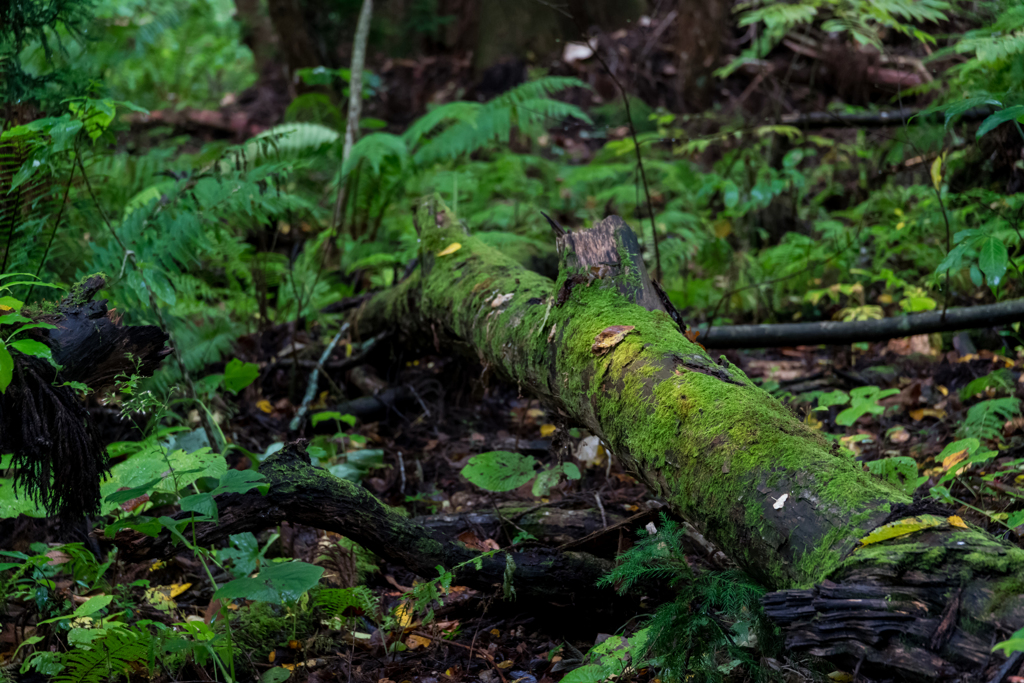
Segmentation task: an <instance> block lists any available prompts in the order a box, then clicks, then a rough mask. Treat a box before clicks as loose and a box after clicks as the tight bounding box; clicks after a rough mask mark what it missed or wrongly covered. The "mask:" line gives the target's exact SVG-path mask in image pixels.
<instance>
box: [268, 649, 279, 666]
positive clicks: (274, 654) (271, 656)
mask: <svg viewBox="0 0 1024 683" xmlns="http://www.w3.org/2000/svg"><path fill="white" fill-rule="evenodd" d="M275 659H277V652H275V651H274V650H271V651H270V654H269V655H267V661H268V662H270V663H271V664H273V663H274V660H275Z"/></svg>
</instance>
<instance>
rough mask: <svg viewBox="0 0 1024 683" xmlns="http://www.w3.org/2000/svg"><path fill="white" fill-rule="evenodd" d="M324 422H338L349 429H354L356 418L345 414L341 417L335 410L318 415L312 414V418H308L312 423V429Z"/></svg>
mask: <svg viewBox="0 0 1024 683" xmlns="http://www.w3.org/2000/svg"><path fill="white" fill-rule="evenodd" d="M324 420H338V421H339V422H344V423H345V424H347V425H348V426H349V427H354V426H355V425H356V418H355V416H354V415H349V414H347V413H346V414H345V415H342V414H341V413H339V412H338V411H337V410H324V411H321V412H319V413H314V414H313V415H312V417H310V422H312V424H313V426H314V427H316V426H317V425H318V424H320V423H321V422H323V421H324Z"/></svg>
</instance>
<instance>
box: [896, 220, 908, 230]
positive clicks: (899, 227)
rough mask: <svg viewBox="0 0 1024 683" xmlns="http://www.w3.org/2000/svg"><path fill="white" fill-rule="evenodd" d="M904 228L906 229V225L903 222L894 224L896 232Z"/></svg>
mask: <svg viewBox="0 0 1024 683" xmlns="http://www.w3.org/2000/svg"><path fill="white" fill-rule="evenodd" d="M905 227H907V224H906V223H905V222H904V221H900V222H899V223H897V224H896V229H897V230H902V229H903V228H905Z"/></svg>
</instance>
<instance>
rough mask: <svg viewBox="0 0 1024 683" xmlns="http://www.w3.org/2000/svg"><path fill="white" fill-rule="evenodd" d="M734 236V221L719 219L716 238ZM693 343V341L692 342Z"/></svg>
mask: <svg viewBox="0 0 1024 683" xmlns="http://www.w3.org/2000/svg"><path fill="white" fill-rule="evenodd" d="M731 234H732V221H730V220H729V219H727V218H719V219H718V220H717V221H715V237H717V238H718V239H720V240H724V239H725V238H726V237H728V236H729V235H731ZM691 341H692V340H691Z"/></svg>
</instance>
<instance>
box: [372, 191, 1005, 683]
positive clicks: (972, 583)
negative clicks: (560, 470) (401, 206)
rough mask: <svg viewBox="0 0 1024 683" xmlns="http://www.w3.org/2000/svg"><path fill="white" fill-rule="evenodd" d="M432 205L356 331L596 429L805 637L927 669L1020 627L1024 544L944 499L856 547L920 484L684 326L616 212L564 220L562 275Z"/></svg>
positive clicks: (927, 674)
mask: <svg viewBox="0 0 1024 683" xmlns="http://www.w3.org/2000/svg"><path fill="white" fill-rule="evenodd" d="M424 213H427V214H429V212H425V211H422V210H421V216H420V218H419V220H418V224H419V225H420V226H421V235H420V237H421V251H420V264H419V268H418V270H417V271H416V272H414V273H413V275H412V276H411V277H409V278H408V279H407V280H406V281H404V282H403V283H401V284H400V285H398V286H396V287H394V288H392V289H391V290H389V291H386V292H383V293H381V294H379V295H377V296H376V297H374V298H373V299H371V300H370V301H368V302H367V303H366V304H365V306H364V307H363V308H362V309H361V311H360V312H359V314H358V319H357V323H358V329H359V330H360V332H361V333H363V334H372V333H373V332H375V331H377V330H380V329H384V328H388V329H394V328H398V329H399V330H400V331H401V332H403V333H405V334H407V335H409V336H410V337H411V338H412V339H422V338H423V337H424V336H426V337H427V339H432V340H433V343H434V344H435V346H440V345H441V344H442V343H444V344H450V345H452V346H454V347H456V348H460V349H462V350H463V351H465V352H467V353H469V354H471V355H473V356H475V357H477V358H479V359H480V361H481V362H482V363H483V364H484V365H485V366H486V367H487V368H489V369H491V370H494V371H497V372H498V373H500V374H501V375H504V376H505V377H506V378H508V379H509V380H511V381H512V382H514V383H516V384H517V385H518V386H519V387H520V388H521V389H522V390H524V391H529V392H532V393H533V394H534V395H536V396H537V397H539V398H540V399H541V400H543V401H544V402H545V403H546V404H547V405H549V406H550V407H552V408H554V409H557V410H559V411H561V412H562V414H564V415H566V416H568V417H570V418H571V419H573V420H576V421H578V422H579V423H581V424H583V425H585V426H586V427H587V428H588V429H590V430H591V431H592V432H594V433H595V434H598V435H600V436H601V438H602V439H604V440H605V442H606V443H607V444H609V446H610V448H611V450H612V452H614V454H615V455H616V457H617V458H618V459H619V462H620V463H621V464H622V465H623V466H624V467H625V468H626V469H627V470H629V471H630V472H631V473H633V474H634V476H636V477H637V478H639V479H641V480H642V481H644V482H646V483H647V484H648V486H650V487H651V488H652V489H653V490H654V491H655V492H656V493H657V494H658V495H659V496H661V497H663V498H664V499H665V500H666V501H667V502H668V503H669V505H670V507H671V508H672V510H673V511H674V512H676V513H678V514H679V515H681V516H682V517H684V518H685V519H687V520H688V521H689V522H691V523H692V524H693V525H694V526H695V527H696V528H697V529H698V531H700V532H701V533H702V534H704V536H705V537H707V538H708V539H709V540H711V541H712V542H714V543H716V544H717V545H718V546H719V547H720V548H721V549H722V551H723V552H725V554H726V555H728V556H729V557H730V558H731V559H732V560H734V561H735V562H736V563H737V564H738V565H739V566H740V567H741V568H742V569H744V570H745V571H746V572H747V573H748V574H750V575H751V576H753V577H755V578H757V579H758V580H760V581H761V582H763V583H764V584H765V585H767V586H768V587H770V588H771V589H774V590H776V591H780V592H778V593H775V594H773V595H771V596H770V597H769V599H768V601H767V602H766V606H767V609H768V613H769V614H770V615H771V616H773V617H774V618H776V619H777V620H778V621H779V623H780V625H782V626H783V627H784V629H785V631H786V634H787V642H788V644H789V645H790V646H791V647H793V648H805V649H809V650H810V651H812V652H814V653H816V654H821V655H823V656H834V657H838V658H840V659H843V658H845V659H846V661H845V663H846V664H850V663H851V662H852V664H854V665H855V664H857V662H858V661H860V662H861V663H862V664H863V666H862V668H861V671H862V672H865V673H867V672H868V671H870V670H872V669H871V668H872V666H875V667H876V668H880V669H881V670H884V671H885V672H886V673H887V674H888V675H893V674H895V673H897V672H898V675H900V676H903V677H906V678H913V679H920V680H935V679H936V678H941V677H945V676H947V675H949V676H953V675H971V676H975V675H980V674H981V670H982V668H984V667H986V666H987V667H988V670H990V673H991V672H992V671H994V670H995V668H997V667H998V666H1000V665H1002V664H1003V662H1004V659H1003V658H1002V657H1001V656H999V655H995V654H993V655H992V656H991V658H989V656H988V653H987V650H988V648H989V647H990V645H991V643H992V642H993V639H994V638H1002V637H1003V636H1005V635H1006V634H1007V633H1008V632H1010V631H1012V630H1014V629H1016V628H1019V627H1021V626H1022V625H1024V598H1022V596H1021V595H1020V593H1021V590H1022V586H1021V582H1020V579H1019V578H1014V577H1015V575H1017V576H1019V572H1020V571H1021V570H1022V569H1024V551H1022V550H1020V549H1018V548H1013V547H1010V546H1008V545H1006V544H1003V543H1000V542H998V541H997V540H995V539H993V538H992V537H990V536H988V535H987V534H985V533H983V532H981V531H978V530H974V529H969V528H967V527H966V526H965V525H963V523H962V522H960V521H959V518H951V519H949V520H947V519H946V518H945V517H936V518H934V519H937V520H939V522H937V523H936V524H937V525H935V526H932V527H931V528H926V529H922V530H919V531H917V533H915V534H913V535H909V536H901V537H898V538H894V539H890V540H888V541H885V542H880V543H875V544H870V545H866V546H859V541H860V539H863V538H864V537H866V536H867V535H868V534H869V533H870V532H871V531H873V530H875V529H877V528H879V527H880V526H881V525H883V524H885V523H887V522H889V521H892V520H898V519H902V518H904V517H906V516H908V515H910V514H913V513H914V512H915V510H916V508H911V507H909V506H908V504H909V503H910V500H909V498H908V497H907V496H906V495H904V494H903V493H901V492H899V491H897V490H896V489H894V488H892V487H890V486H888V485H887V484H885V483H883V482H882V481H880V480H878V479H876V478H875V477H873V476H872V475H870V474H869V473H867V472H866V471H865V470H864V468H863V466H862V465H861V464H860V463H858V462H855V461H854V460H852V459H851V458H849V457H846V456H844V455H842V454H841V453H840V451H839V448H838V447H837V446H836V445H835V444H832V443H830V442H829V441H827V440H826V439H825V438H824V437H823V436H822V435H821V434H819V433H817V432H815V431H813V430H811V429H810V428H808V427H807V426H805V425H804V424H803V423H802V422H801V421H800V420H798V419H797V418H796V416H795V415H794V414H793V413H792V412H791V411H790V410H789V409H788V408H786V407H785V406H784V405H782V404H781V403H780V402H779V401H777V400H776V399H774V398H773V397H771V396H770V395H769V394H768V393H766V392H765V391H763V390H761V389H760V388H758V387H757V386H756V385H754V384H753V382H751V381H750V380H749V379H748V378H747V377H746V376H745V375H744V374H743V372H742V371H740V369H739V368H737V367H736V366H734V365H732V364H731V363H729V362H728V361H727V360H726V359H725V358H724V357H722V358H720V359H719V360H718V361H716V360H714V359H712V358H711V357H710V356H709V355H708V354H707V353H706V352H705V351H704V350H703V348H702V347H700V346H699V345H697V344H695V343H693V342H690V341H689V340H688V339H687V338H686V337H684V336H683V335H682V333H681V332H680V330H679V327H678V326H677V325H676V323H675V322H673V320H672V318H671V316H670V315H669V313H668V312H666V310H665V309H664V307H663V305H662V303H661V300H660V298H659V297H658V296H657V294H656V293H655V292H653V288H651V286H650V281H649V278H648V276H647V273H646V270H645V268H644V266H643V263H642V261H641V259H640V256H639V248H638V246H637V243H636V238H635V236H634V235H633V233H632V231H631V230H630V229H629V227H628V226H627V225H626V224H625V223H624V222H623V221H622V220H621V219H620V218H618V217H611V218H608V219H605V220H604V221H601V222H600V223H598V224H597V225H595V226H594V227H593V228H592V229H590V230H587V231H582V232H576V233H569V234H566V235H563V236H560V237H558V250H559V253H560V259H561V267H560V274H559V277H558V280H557V281H556V282H554V283H553V282H551V281H550V280H548V279H546V278H544V277H542V276H539V275H537V274H534V273H531V272H528V271H526V270H524V269H523V268H521V267H520V266H519V265H518V264H516V263H514V262H513V261H511V260H510V259H508V258H507V257H505V256H504V255H503V254H501V253H500V252H498V251H496V250H494V249H492V248H490V247H487V246H486V245H483V244H482V243H480V242H479V241H477V240H476V239H474V238H473V237H471V236H470V235H467V234H466V233H465V232H464V231H463V230H462V229H461V228H460V227H458V223H457V221H455V220H454V218H453V217H452V216H451V215H450V214H448V213H447V212H446V211H444V210H441V211H439V212H438V213H436V214H434V215H427V216H426V217H424ZM427 335H429V336H427ZM815 585H817V587H816V588H814V586H815ZM956 596H959V597H956ZM851 601H853V602H851Z"/></svg>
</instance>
